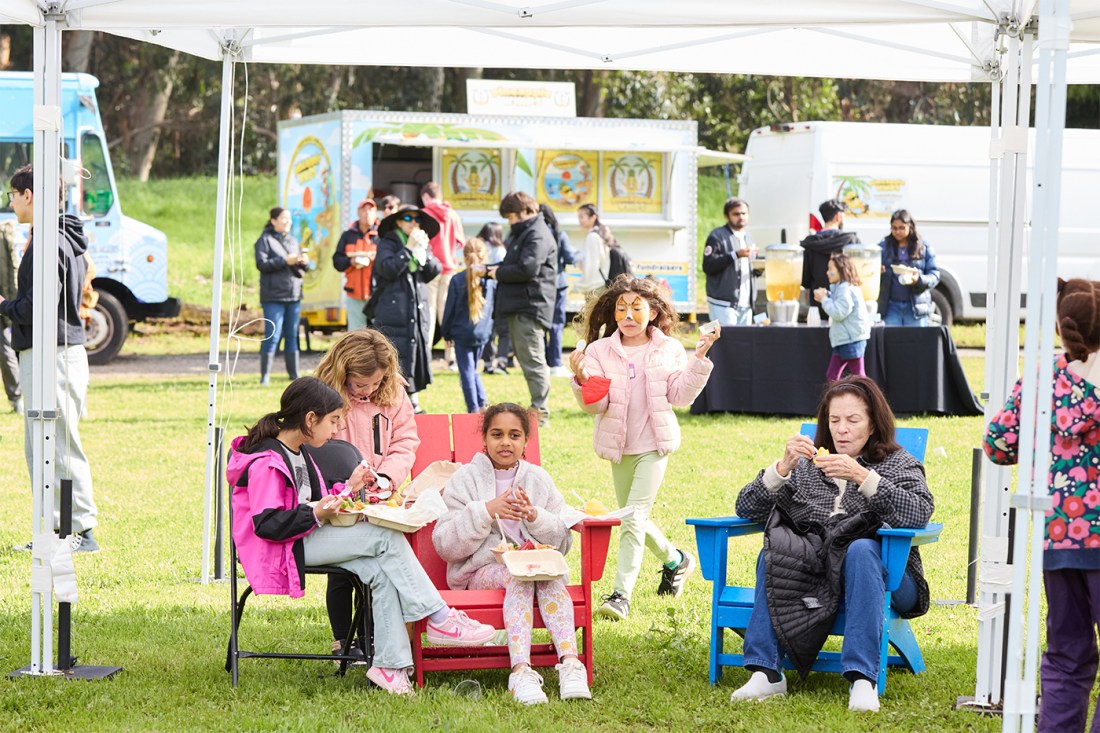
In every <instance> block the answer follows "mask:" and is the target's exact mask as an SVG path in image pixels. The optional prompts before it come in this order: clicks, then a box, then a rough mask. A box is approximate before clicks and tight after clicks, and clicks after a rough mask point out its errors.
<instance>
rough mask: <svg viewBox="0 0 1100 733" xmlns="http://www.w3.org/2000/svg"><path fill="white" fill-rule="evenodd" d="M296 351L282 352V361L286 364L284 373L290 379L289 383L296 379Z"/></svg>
mask: <svg viewBox="0 0 1100 733" xmlns="http://www.w3.org/2000/svg"><path fill="white" fill-rule="evenodd" d="M299 353H300V352H298V351H284V352H283V361H284V362H285V363H286V373H287V375H288V376H289V377H290V381H292V382H293V381H294V380H295V379H297V378H298V354H299Z"/></svg>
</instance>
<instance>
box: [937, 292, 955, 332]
mask: <svg viewBox="0 0 1100 733" xmlns="http://www.w3.org/2000/svg"><path fill="white" fill-rule="evenodd" d="M937 315H938V316H939V318H940V325H941V326H950V325H951V324H953V323H954V322H955V312H954V311H953V310H952V308H951V300H950V299H949V298H948V297H947V295H946V294H944V293H942V292H940V291H939V290H933V291H932V318H933V320H935V317H936V316H937Z"/></svg>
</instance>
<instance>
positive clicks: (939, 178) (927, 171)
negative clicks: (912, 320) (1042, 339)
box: [739, 122, 1100, 324]
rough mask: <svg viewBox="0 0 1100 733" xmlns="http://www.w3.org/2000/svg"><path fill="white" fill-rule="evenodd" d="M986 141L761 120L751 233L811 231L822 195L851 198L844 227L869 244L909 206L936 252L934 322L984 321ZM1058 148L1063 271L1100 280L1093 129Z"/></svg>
mask: <svg viewBox="0 0 1100 733" xmlns="http://www.w3.org/2000/svg"><path fill="white" fill-rule="evenodd" d="M989 141H990V133H989V128H987V127H949V126H940V125H893V124H876V123H866V122H796V123H788V124H782V125H773V126H771V127H762V128H759V129H757V130H754V131H753V132H752V134H751V135H750V136H749V141H748V145H747V146H746V149H745V152H746V154H747V155H748V160H747V161H745V163H744V164H743V166H742V169H741V175H740V177H739V181H740V189H739V196H740V197H741V198H743V199H745V200H746V201H747V202H748V203H749V206H750V209H751V212H752V217H751V219H750V221H749V230H750V232H751V234H752V235H753V237H754V239H755V240H756V241H757V242H758V244H759V245H760V247H761V249H763V248H764V246H765V245H767V244H773V243H777V242H782V241H786V242H798V241H800V240H801V239H802V238H804V237H805V236H806V235H808V234H809V233H810V218H811V216H815V215H816V213H817V207H818V205H819V204H820V203H821V202H822V201H825V200H826V199H830V198H836V199H840V200H842V201H845V202H846V203H847V204H848V206H849V207H850V208H851V212H850V213H849V214H848V215H847V217H846V219H845V228H846V229H847V230H849V231H854V232H856V233H858V234H859V238H860V240H861V241H862V242H864V243H868V244H877V243H878V242H880V241H881V240H882V238H883V237H885V236H886V235H887V234H889V232H890V214H891V213H892V212H893V211H895V210H897V209H908V210H909V213H910V214H911V215H912V216H913V219H914V220H915V221H916V224H917V229H918V231H919V232H920V234H921V236H922V237H923V238H924V239H925V240H926V241H927V242H928V243H929V244H931V246H932V248H933V250H934V251H935V253H936V262H937V264H938V266H939V269H940V273H941V275H942V280H941V282H940V285H939V287H938V288H937V289H936V291H934V292H933V302H934V304H935V306H936V309H937V310H938V311H939V314H940V317H941V319H942V321H943V322H944V323H945V324H950V323H951V322H952V320H953V319H959V320H974V319H982V318H984V317H985V304H986V293H987V291H988V287H989V283H988V282H987V274H988V271H987V261H988V234H987V224H988V221H989ZM1063 152H1064V155H1063V168H1062V211H1061V227H1060V231H1061V234H1062V237H1061V240H1060V242H1059V246H1060V249H1059V272H1060V273H1062V274H1063V277H1065V276H1070V275H1072V276H1073V277H1085V278H1090V279H1094V280H1100V218H1097V217H1096V215H1095V211H1096V196H1097V193H1098V192H1100V131H1098V130H1066V132H1065V142H1064V148H1063ZM1031 159H1033V157H1032V158H1031ZM1029 185H1030V184H1029ZM1025 271H1026V263H1025ZM1024 285H1025V287H1026V282H1025V283H1024Z"/></svg>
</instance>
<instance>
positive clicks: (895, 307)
mask: <svg viewBox="0 0 1100 733" xmlns="http://www.w3.org/2000/svg"><path fill="white" fill-rule="evenodd" d="M885 321H886V325H887V326H927V325H928V316H924V317H923V318H917V317H916V316H914V315H913V306H911V305H910V304H909V303H902V302H900V301H897V300H891V301H890V304H889V305H888V306H887V308H886V318H885Z"/></svg>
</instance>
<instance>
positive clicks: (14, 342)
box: [0, 165, 99, 552]
mask: <svg viewBox="0 0 1100 733" xmlns="http://www.w3.org/2000/svg"><path fill="white" fill-rule="evenodd" d="M10 185H11V190H10V192H9V198H10V200H11V208H12V210H13V211H14V212H15V218H16V220H17V221H18V222H19V223H20V224H30V225H31V227H32V228H31V234H30V238H29V240H28V241H27V248H26V250H25V251H24V252H23V260H22V262H20V263H19V270H18V272H17V273H16V290H15V297H14V298H11V299H10V300H8V299H5V298H4V297H3V296H0V316H4V317H6V318H8V319H9V320H10V321H11V346H12V348H13V349H14V350H15V351H16V352H17V353H18V354H19V380H20V386H21V388H22V390H23V394H25V395H27V396H28V397H29V396H30V395H31V385H32V383H33V380H34V379H42V380H43V384H44V385H46V386H49V387H51V388H53V387H56V396H55V400H56V413H55V417H54V420H53V422H54V428H53V429H54V436H55V438H56V443H55V450H56V461H57V462H56V469H57V473H56V478H57V479H58V480H59V481H60V480H62V479H71V480H72V482H73V515H72V522H73V533H72V534H71V535H70V536H69V547H70V548H71V549H72V551H73V552H95V551H97V550H98V549H99V544H98V543H97V542H96V539H95V537H94V535H93V533H92V530H93V528H95V527H96V526H98V524H99V522H98V520H97V519H96V515H97V513H98V512H97V509H96V504H95V499H94V498H93V496H92V471H91V468H90V466H89V465H88V457H87V456H86V455H85V454H84V447H83V445H82V443H81V442H80V431H79V429H78V428H79V423H80V417H81V415H83V414H84V407H85V402H86V400H87V397H88V353H87V351H85V349H84V342H85V337H84V321H83V320H81V318H80V301H81V298H82V295H83V291H84V277H85V275H86V274H87V271H88V265H87V260H86V258H85V256H84V255H85V253H86V252H87V251H88V238H87V236H86V235H85V234H84V225H83V224H82V223H81V221H80V219H79V218H78V217H76V216H71V215H69V214H62V215H61V216H60V217H59V219H58V229H59V231H58V238H57V259H58V273H57V274H58V283H57V296H58V302H57V358H56V361H55V363H54V365H53V367H51V366H50V365H48V364H47V365H45V368H46V371H45V373H43V374H40V375H36V374H35V373H34V369H33V368H32V363H33V354H32V348H31V347H32V345H33V343H34V304H33V303H34V287H33V285H34V229H33V227H34V171H33V170H32V168H31V166H29V165H26V166H23V167H22V168H20V169H19V170H17V171H16V172H15V174H14V175H13V176H12V177H11V184H10ZM28 407H30V405H28ZM33 423H34V421H33V420H32V419H31V418H30V417H24V420H23V450H24V453H25V455H26V459H27V470H28V472H30V473H31V474H33V472H34V469H33V466H34V464H35V456H34V455H33V433H32V430H33V427H34V425H33ZM39 459H41V456H39ZM53 496H54V522H55V523H56V522H57V521H58V519H59V516H60V515H59V513H58V512H59V509H60V505H61V492H60V491H55V492H54V493H53ZM54 529H55V530H56V529H57V525H56V524H55V526H54ZM26 549H28V550H30V549H33V548H32V547H31V546H30V545H27V546H26Z"/></svg>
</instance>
